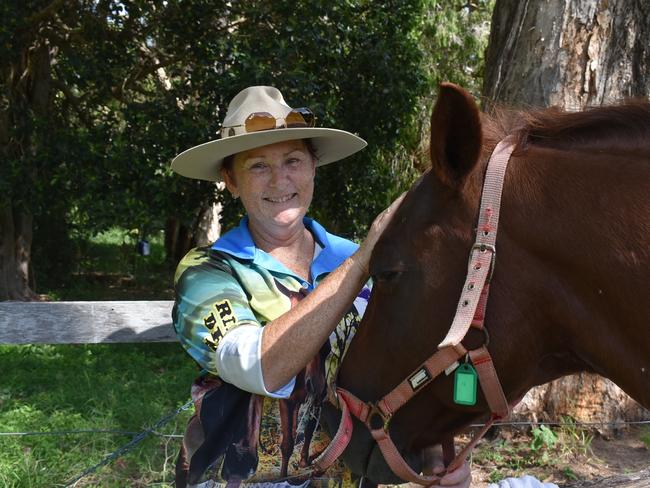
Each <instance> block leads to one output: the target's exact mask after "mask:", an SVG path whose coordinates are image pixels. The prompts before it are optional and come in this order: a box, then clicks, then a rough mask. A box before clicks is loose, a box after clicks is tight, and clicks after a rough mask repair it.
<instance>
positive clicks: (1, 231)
mask: <svg viewBox="0 0 650 488" xmlns="http://www.w3.org/2000/svg"><path fill="white" fill-rule="evenodd" d="M31 246H32V215H31V214H30V213H29V212H27V211H26V210H23V211H19V210H17V209H14V208H12V207H11V204H9V203H5V204H4V205H1V206H0V300H37V299H38V298H39V296H38V295H37V294H36V293H34V292H33V291H32V290H31V288H30V287H29V275H30V273H29V264H30V251H31Z"/></svg>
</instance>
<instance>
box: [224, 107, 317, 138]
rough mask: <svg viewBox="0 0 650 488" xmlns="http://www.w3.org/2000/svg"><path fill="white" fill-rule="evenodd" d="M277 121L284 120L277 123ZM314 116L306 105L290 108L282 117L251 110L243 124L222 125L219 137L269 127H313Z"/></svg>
mask: <svg viewBox="0 0 650 488" xmlns="http://www.w3.org/2000/svg"><path fill="white" fill-rule="evenodd" d="M279 121H284V122H283V123H281V124H278V122H279ZM315 125H316V117H315V116H314V113H313V112H312V111H311V110H310V109H308V108H307V107H300V108H294V109H292V110H291V111H290V112H289V113H288V114H287V115H285V116H284V117H274V116H273V115H271V114H270V113H269V112H253V113H252V114H250V115H249V116H248V117H246V120H245V121H244V123H243V124H238V125H224V126H222V127H221V130H220V131H219V133H220V135H221V138H222V139H225V138H227V137H232V136H237V135H241V134H247V133H250V132H259V131H263V130H271V129H290V128H295V127H314V126H315Z"/></svg>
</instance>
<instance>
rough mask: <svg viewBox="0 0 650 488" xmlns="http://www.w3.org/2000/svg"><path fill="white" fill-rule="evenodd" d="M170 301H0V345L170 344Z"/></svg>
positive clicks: (171, 334) (172, 334)
mask: <svg viewBox="0 0 650 488" xmlns="http://www.w3.org/2000/svg"><path fill="white" fill-rule="evenodd" d="M172 306H173V302H172V301H130V302H126V301H121V302H108V301H106V302H0V344H99V343H124V342H174V341H176V340H177V339H176V336H175V335H174V329H173V327H172V320H171V310H172Z"/></svg>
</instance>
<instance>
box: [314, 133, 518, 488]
mask: <svg viewBox="0 0 650 488" xmlns="http://www.w3.org/2000/svg"><path fill="white" fill-rule="evenodd" d="M513 150H514V140H513V139H512V137H510V136H509V137H506V138H505V139H504V140H502V141H501V142H499V144H497V146H496V148H495V149H494V151H493V152H492V155H491V157H490V160H489V161H488V166H487V172H486V175H485V181H484V183H483V194H482V197H481V207H480V211H479V219H478V227H477V229H476V241H475V243H474V245H473V246H472V250H471V253H470V258H469V264H468V269H467V278H466V279H465V284H464V285H463V291H462V293H461V296H460V300H459V302H458V307H457V309H456V315H455V317H454V320H453V322H452V325H451V328H450V330H449V332H448V333H447V336H446V337H445V338H444V339H443V341H442V342H441V343H440V344H439V345H438V351H437V352H435V353H434V354H433V355H432V356H431V357H429V358H428V359H427V360H426V361H425V362H423V363H422V364H421V365H420V366H418V368H416V369H415V370H414V371H413V372H412V373H411V374H410V375H409V376H408V377H407V378H406V379H404V381H402V382H401V383H400V384H399V385H397V386H396V387H395V388H394V389H393V390H392V391H391V392H390V393H388V394H387V395H386V396H384V397H383V398H382V399H381V400H379V401H377V402H374V403H373V402H363V401H362V400H359V399H358V398H357V397H356V396H354V395H353V394H352V393H350V392H349V391H347V390H344V389H343V388H339V387H333V389H331V390H330V400H331V401H332V402H333V403H334V404H335V405H337V406H338V407H339V408H341V409H342V411H343V415H342V418H341V425H340V426H339V429H338V432H337V434H336V435H335V437H334V439H333V440H332V443H331V444H330V445H329V446H328V447H327V448H326V449H325V451H324V452H323V453H322V454H321V455H320V456H319V457H318V458H317V459H316V460H315V461H314V464H313V466H312V469H314V470H316V471H321V472H322V471H324V470H325V469H326V468H327V467H328V466H329V465H330V464H332V463H333V462H334V460H336V459H337V458H338V457H339V455H340V454H341V453H342V452H343V451H344V450H345V447H346V446H347V444H348V443H349V441H350V438H351V437H352V420H351V418H350V414H352V415H354V416H355V417H357V418H358V419H359V420H360V421H361V422H363V423H364V424H365V425H366V426H367V427H368V429H369V430H370V434H371V435H372V437H373V439H375V441H376V442H377V444H378V446H379V448H380V450H381V452H382V454H383V455H384V458H385V460H386V463H387V464H388V465H389V466H390V468H391V469H392V470H393V472H394V473H395V474H396V475H397V476H399V477H400V478H402V479H404V480H406V481H412V482H415V483H419V484H422V485H432V484H437V483H438V482H439V480H440V479H441V477H442V475H431V476H427V475H421V474H418V473H416V472H415V471H413V469H411V467H410V466H409V465H408V463H407V462H406V461H405V460H404V458H403V457H402V456H401V455H400V453H399V451H398V450H397V447H396V446H395V444H394V443H393V441H392V439H391V437H390V434H389V429H388V427H389V424H390V421H391V418H392V417H393V415H394V414H395V412H397V411H398V410H399V409H400V408H401V407H402V406H403V405H404V404H406V403H407V402H408V401H409V400H410V399H411V398H413V396H415V395H416V394H417V393H418V392H420V391H422V389H423V388H424V387H425V386H426V385H428V384H429V383H430V382H431V381H433V380H434V379H435V378H436V377H437V376H439V375H440V374H441V373H443V372H444V371H445V370H447V369H448V368H450V367H451V366H453V365H454V364H455V363H456V362H457V361H459V360H461V359H467V358H468V357H469V359H470V360H471V362H472V364H473V365H474V368H475V369H476V372H477V373H478V377H479V382H480V384H481V389H482V391H483V394H484V396H485V399H486V401H487V403H488V406H489V407H490V410H491V412H492V416H491V418H490V420H489V421H488V423H487V424H486V425H485V426H484V427H483V428H482V429H481V431H480V432H478V433H477V434H476V435H475V436H474V438H473V439H472V441H470V443H469V444H467V445H466V446H465V448H464V449H463V450H462V451H460V452H459V453H458V454H457V455H456V457H455V458H454V459H453V461H451V463H450V464H449V466H448V467H447V472H451V471H453V470H454V469H456V468H458V467H459V466H461V465H462V464H463V463H464V462H465V459H466V458H467V456H468V455H469V453H470V452H471V450H472V449H473V447H474V446H475V445H476V443H477V442H478V441H479V440H480V439H481V437H483V435H484V434H485V432H487V430H488V429H489V428H490V426H491V425H492V423H493V422H494V421H495V420H497V419H501V418H504V417H507V416H508V415H509V414H510V410H511V406H510V405H509V404H508V401H507V400H506V397H505V395H504V393H503V389H502V387H501V383H500V382H499V379H498V377H497V373H496V370H495V369H494V364H493V362H492V357H491V356H490V353H489V352H488V349H487V345H488V344H487V343H488V335H487V331H486V330H485V328H484V320H485V309H486V306H487V299H488V294H489V286H490V280H491V278H492V272H493V270H494V263H495V259H496V248H495V244H496V237H497V228H498V224H499V209H500V206H501V192H502V189H503V180H504V177H505V171H506V167H507V165H508V161H509V160H510V155H511V154H512V151H513ZM470 327H473V328H476V329H479V330H482V331H483V332H484V334H485V337H486V340H485V343H484V344H483V345H482V346H480V347H479V348H477V349H474V350H471V351H468V350H467V349H465V347H464V346H463V345H462V344H461V341H462V340H463V339H464V338H465V335H466V334H467V331H468V330H469V328H470ZM452 447H453V440H452Z"/></svg>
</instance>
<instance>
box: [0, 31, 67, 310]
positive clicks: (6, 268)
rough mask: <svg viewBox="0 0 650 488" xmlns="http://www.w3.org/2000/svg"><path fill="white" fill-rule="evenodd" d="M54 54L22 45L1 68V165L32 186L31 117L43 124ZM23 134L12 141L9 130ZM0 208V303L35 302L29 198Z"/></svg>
mask: <svg viewBox="0 0 650 488" xmlns="http://www.w3.org/2000/svg"><path fill="white" fill-rule="evenodd" d="M53 55H54V51H53V50H52V49H51V47H50V45H49V44H48V42H47V41H46V40H44V39H41V38H35V39H33V40H32V42H31V43H26V45H25V46H24V49H23V51H22V52H21V55H20V56H14V57H13V61H14V62H13V63H12V64H11V65H10V66H3V67H2V68H0V74H1V75H2V81H3V82H4V85H5V86H6V87H7V88H8V89H7V92H6V93H4V96H3V99H4V101H5V102H6V103H4V104H3V108H2V111H1V112H0V154H2V156H3V157H4V158H5V160H8V161H10V164H11V163H14V164H15V161H18V162H19V164H21V165H22V166H23V172H24V174H26V175H28V177H29V178H30V179H31V182H32V184H33V186H37V185H36V184H35V182H36V179H37V173H36V169H35V166H34V164H33V161H37V160H38V155H39V151H41V150H42V149H43V148H41V147H39V146H38V144H37V142H36V137H35V134H34V130H35V129H34V127H33V123H32V120H31V119H30V117H32V116H36V117H40V118H47V116H48V113H49V109H50V107H51V101H52V77H51V66H52V57H53ZM12 125H13V126H16V127H20V128H22V130H20V131H15V132H14V134H13V135H12V136H10V133H11V132H12V131H11V130H10V128H11V126H12ZM18 195H19V199H20V200H22V201H19V202H16V201H14V200H13V198H12V197H13V196H9V197H6V196H5V197H4V198H3V201H2V202H0V300H36V299H38V298H39V296H38V295H37V294H36V293H34V292H33V291H32V290H31V288H30V286H29V285H30V279H29V274H30V273H29V271H30V268H31V247H32V236H33V223H34V222H33V220H34V219H33V214H32V212H31V211H30V210H29V204H30V203H31V202H30V201H29V197H26V198H25V197H24V196H23V195H20V193H18Z"/></svg>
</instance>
